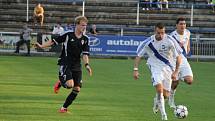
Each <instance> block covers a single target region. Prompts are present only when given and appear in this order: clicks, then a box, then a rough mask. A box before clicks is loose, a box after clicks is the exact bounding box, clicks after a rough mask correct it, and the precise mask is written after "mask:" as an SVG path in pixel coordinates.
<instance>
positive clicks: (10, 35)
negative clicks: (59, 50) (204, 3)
mask: <svg viewBox="0 0 215 121" xmlns="http://www.w3.org/2000/svg"><path fill="white" fill-rule="evenodd" d="M32 35H33V36H32V42H35V41H37V36H36V35H37V33H33V34H32ZM49 36H50V35H48V34H45V35H43V37H42V38H43V41H45V39H46V38H47V37H49ZM101 36H102V37H103V38H104V37H106V35H101ZM129 37H133V36H127V38H129ZM49 38H50V37H49ZM112 38H117V40H124V38H125V37H124V36H117V35H115V37H114V36H112ZM135 38H136V37H135ZM17 41H19V33H18V32H0V51H1V50H4V51H5V50H15V43H16V42H17ZM132 41H133V40H132ZM191 43H192V44H191V53H192V56H191V57H195V58H212V59H214V58H215V38H200V37H199V36H198V35H197V36H196V37H195V38H191ZM129 49H130V48H129V47H128V48H127V50H128V51H129ZM35 51H36V50H35ZM101 55H102V54H101ZM113 55H114V54H113ZM115 55H117V54H115ZM124 56H126V55H124ZM127 56H129V55H127Z"/></svg>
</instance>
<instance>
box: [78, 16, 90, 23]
mask: <svg viewBox="0 0 215 121" xmlns="http://www.w3.org/2000/svg"><path fill="white" fill-rule="evenodd" d="M81 21H84V22H86V23H88V20H87V18H86V17H85V16H78V17H76V18H75V24H80V22H81Z"/></svg>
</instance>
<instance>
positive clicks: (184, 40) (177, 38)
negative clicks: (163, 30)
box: [170, 29, 193, 79]
mask: <svg viewBox="0 0 215 121" xmlns="http://www.w3.org/2000/svg"><path fill="white" fill-rule="evenodd" d="M170 35H171V36H172V37H173V38H174V40H173V43H174V44H175V45H179V46H181V45H180V43H181V44H182V45H183V46H181V49H183V48H184V50H185V52H186V53H184V54H183V55H184V56H182V63H181V65H180V68H179V70H180V71H179V77H178V78H179V79H180V78H183V77H184V76H193V72H192V69H191V67H190V64H189V63H188V60H187V58H186V54H187V46H188V41H190V31H189V30H187V29H185V30H184V34H183V35H180V34H178V32H177V31H176V30H175V31H173V32H172V33H171V34H170Z"/></svg>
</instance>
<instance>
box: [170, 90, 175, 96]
mask: <svg viewBox="0 0 215 121" xmlns="http://www.w3.org/2000/svg"><path fill="white" fill-rule="evenodd" d="M175 92H176V89H174V90H173V89H171V90H170V96H173V97H174V95H175Z"/></svg>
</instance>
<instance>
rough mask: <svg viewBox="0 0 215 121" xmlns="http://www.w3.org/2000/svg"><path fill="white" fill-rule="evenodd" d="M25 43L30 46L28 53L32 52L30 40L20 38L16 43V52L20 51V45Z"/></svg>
mask: <svg viewBox="0 0 215 121" xmlns="http://www.w3.org/2000/svg"><path fill="white" fill-rule="evenodd" d="M23 44H26V45H27V48H28V54H30V40H20V41H18V42H17V43H16V51H15V52H16V53H19V47H20V46H21V45H23Z"/></svg>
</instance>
